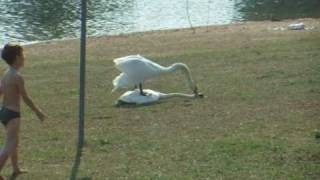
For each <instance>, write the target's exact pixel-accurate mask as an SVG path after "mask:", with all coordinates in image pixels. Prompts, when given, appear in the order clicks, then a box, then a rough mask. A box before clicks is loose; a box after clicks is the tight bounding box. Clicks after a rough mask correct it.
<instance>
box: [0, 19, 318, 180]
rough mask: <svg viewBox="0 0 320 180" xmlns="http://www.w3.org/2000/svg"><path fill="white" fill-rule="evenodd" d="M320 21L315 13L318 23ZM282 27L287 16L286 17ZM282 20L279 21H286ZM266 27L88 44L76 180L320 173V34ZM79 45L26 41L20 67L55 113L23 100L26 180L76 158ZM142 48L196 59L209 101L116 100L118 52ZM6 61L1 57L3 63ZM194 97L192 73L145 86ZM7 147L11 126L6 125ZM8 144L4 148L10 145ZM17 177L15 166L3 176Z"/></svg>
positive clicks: (63, 170)
mask: <svg viewBox="0 0 320 180" xmlns="http://www.w3.org/2000/svg"><path fill="white" fill-rule="evenodd" d="M306 23H314V24H315V26H317V27H318V28H320V26H319V23H317V21H316V20H314V21H312V22H309V21H308V22H306ZM283 24H285V23H283ZM283 24H281V23H279V24H275V25H283ZM273 25H274V24H271V23H270V22H260V23H249V24H243V25H233V26H222V27H212V28H210V29H209V30H208V32H207V31H206V28H203V29H198V30H197V32H196V34H192V31H190V30H180V31H163V32H149V33H144V34H143V33H142V34H139V33H138V34H133V35H129V36H117V37H101V38H93V39H90V40H89V42H88V45H87V48H88V52H87V72H86V75H87V78H86V118H85V120H86V129H85V133H86V145H85V148H84V153H83V157H82V162H81V167H80V173H79V176H78V177H79V179H110V180H113V179H130V180H131V179H137V180H141V179H181V180H188V179H266V180H267V179H319V178H320V171H319V169H320V142H319V140H317V139H316V138H315V134H314V132H315V130H316V129H320V120H319V117H320V111H319V107H320V106H319V105H320V32H319V29H315V30H312V31H270V30H268V26H273ZM78 49H79V42H78V41H65V42H51V43H42V44H36V45H32V46H28V47H26V53H27V57H28V59H27V62H26V67H25V68H24V69H23V70H22V73H23V74H24V75H25V77H26V79H27V80H26V83H27V87H28V89H29V94H30V95H31V96H32V97H33V98H34V100H35V102H36V103H37V104H39V106H41V107H42V108H43V109H44V111H45V112H46V113H47V114H48V116H49V118H48V120H47V121H46V122H44V123H42V124H41V123H40V122H39V121H38V120H37V119H36V117H35V115H33V114H32V113H31V111H30V110H29V109H28V108H27V107H26V106H23V119H22V128H21V149H20V152H21V156H20V159H21V160H20V161H21V163H20V164H21V167H22V168H24V169H27V170H28V171H29V173H28V174H26V175H22V176H21V177H19V178H18V179H55V180H56V179H67V178H68V176H69V174H70V173H69V172H70V168H71V165H72V161H73V159H74V155H75V152H74V150H75V147H76V135H77V124H76V122H77V118H78V115H77V113H78V110H77V107H78V99H77V98H78V73H79V68H78V65H79V62H78V59H79V57H78V54H79V50H78ZM129 54H141V55H144V56H146V57H148V58H150V59H152V60H154V61H156V62H158V63H159V64H162V65H170V64H171V63H174V62H183V63H186V64H188V65H189V67H190V69H191V71H192V73H193V76H194V79H195V80H196V81H197V83H198V86H199V89H200V90H201V92H203V93H204V94H205V95H206V98H204V99H195V100H187V99H168V100H164V101H161V102H160V103H157V104H153V105H150V106H140V107H120V108H117V107H115V106H114V102H115V101H116V99H117V97H118V96H120V95H121V92H116V93H112V94H111V89H112V79H113V78H114V77H115V76H116V75H117V74H118V73H119V72H118V71H117V70H116V69H115V68H114V67H113V62H112V59H113V58H116V57H120V56H125V55H129ZM4 69H5V64H4V63H2V64H1V70H4ZM146 88H150V89H155V90H159V91H161V92H186V93H188V92H190V90H189V89H188V87H187V85H186V81H185V79H184V76H183V75H182V74H179V73H174V74H172V75H165V76H163V77H160V78H158V79H155V80H154V81H152V82H148V83H146ZM1 132H2V133H1V134H2V135H1V140H2V142H3V133H4V128H2V130H1ZM2 144H3V143H2ZM10 173H11V169H10V163H9V162H8V163H7V165H6V167H5V168H4V170H3V174H4V175H6V176H9V174H10Z"/></svg>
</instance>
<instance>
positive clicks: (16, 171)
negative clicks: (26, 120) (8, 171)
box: [10, 123, 26, 176]
mask: <svg viewBox="0 0 320 180" xmlns="http://www.w3.org/2000/svg"><path fill="white" fill-rule="evenodd" d="M19 132H20V123H19V125H18V127H17V141H16V147H15V148H14V150H13V152H12V153H11V155H10V158H11V164H12V170H13V173H12V175H13V176H17V175H19V174H22V173H26V171H22V170H21V169H20V168H19V165H18V148H19Z"/></svg>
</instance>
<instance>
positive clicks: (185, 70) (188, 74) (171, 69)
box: [164, 63, 196, 91]
mask: <svg viewBox="0 0 320 180" xmlns="http://www.w3.org/2000/svg"><path fill="white" fill-rule="evenodd" d="M176 70H181V71H182V72H183V73H184V74H185V76H186V78H187V81H188V85H189V87H190V89H191V90H192V91H194V90H195V89H196V85H195V83H194V81H193V79H192V76H191V72H190V69H189V67H188V66H187V65H186V64H183V63H174V64H172V65H171V66H169V67H165V68H164V72H167V73H170V72H174V71H176Z"/></svg>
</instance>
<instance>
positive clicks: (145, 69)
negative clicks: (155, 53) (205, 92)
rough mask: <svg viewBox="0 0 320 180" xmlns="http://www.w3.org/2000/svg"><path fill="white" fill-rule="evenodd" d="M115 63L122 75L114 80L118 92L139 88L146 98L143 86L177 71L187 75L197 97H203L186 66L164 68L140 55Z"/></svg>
mask: <svg viewBox="0 0 320 180" xmlns="http://www.w3.org/2000/svg"><path fill="white" fill-rule="evenodd" d="M113 62H114V63H115V66H116V68H117V69H119V70H120V71H121V72H122V73H121V74H120V75H118V76H117V77H116V78H115V79H114V80H113V85H114V88H113V90H112V92H113V91H116V90H119V89H124V88H128V89H133V88H137V87H139V90H140V95H143V96H145V95H146V94H145V93H144V92H143V89H142V84H143V83H144V82H145V81H147V80H150V79H153V78H155V77H157V76H160V75H161V74H166V73H171V72H174V71H176V70H181V71H182V72H184V74H185V75H186V78H187V80H188V85H189V87H190V89H191V90H192V91H193V93H194V94H195V95H199V96H202V95H200V94H199V93H198V88H197V86H196V85H195V83H194V81H193V79H192V77H191V73H190V70H189V68H188V66H187V65H186V64H183V63H174V64H172V65H171V66H169V67H163V66H161V65H159V64H157V63H155V62H152V61H150V60H148V59H146V58H144V57H142V56H140V55H130V56H125V57H121V58H117V59H114V60H113Z"/></svg>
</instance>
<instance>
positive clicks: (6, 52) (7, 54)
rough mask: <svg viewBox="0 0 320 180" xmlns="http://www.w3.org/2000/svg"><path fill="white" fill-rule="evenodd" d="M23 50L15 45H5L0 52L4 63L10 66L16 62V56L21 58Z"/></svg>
mask: <svg viewBox="0 0 320 180" xmlns="http://www.w3.org/2000/svg"><path fill="white" fill-rule="evenodd" d="M22 52H23V48H22V46H20V45H17V44H10V43H8V44H6V45H5V46H4V47H3V49H2V52H1V57H2V59H3V60H5V61H6V63H7V64H9V65H11V64H13V63H14V61H15V60H16V57H17V56H21V55H22Z"/></svg>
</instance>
